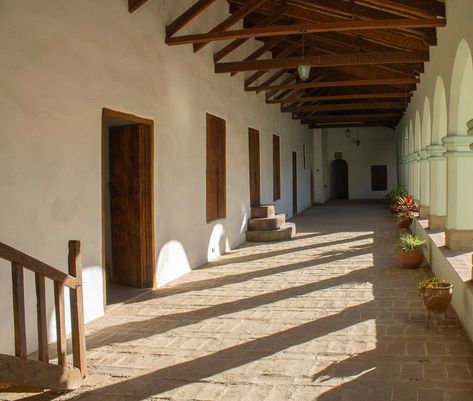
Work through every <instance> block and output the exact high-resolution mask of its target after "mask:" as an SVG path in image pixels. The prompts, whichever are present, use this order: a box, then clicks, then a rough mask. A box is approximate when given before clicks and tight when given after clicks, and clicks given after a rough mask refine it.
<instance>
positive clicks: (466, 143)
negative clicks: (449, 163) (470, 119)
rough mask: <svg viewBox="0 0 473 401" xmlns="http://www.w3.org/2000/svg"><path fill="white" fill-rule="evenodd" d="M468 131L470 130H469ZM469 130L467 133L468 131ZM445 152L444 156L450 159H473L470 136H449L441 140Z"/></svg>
mask: <svg viewBox="0 0 473 401" xmlns="http://www.w3.org/2000/svg"><path fill="white" fill-rule="evenodd" d="M470 130H472V129H471V128H470ZM470 130H469V131H470ZM442 142H443V144H444V145H445V147H446V149H447V152H446V153H445V156H447V157H451V156H456V157H473V151H472V150H471V148H470V145H471V144H472V143H473V136H472V135H451V136H446V137H445V138H443V139H442Z"/></svg>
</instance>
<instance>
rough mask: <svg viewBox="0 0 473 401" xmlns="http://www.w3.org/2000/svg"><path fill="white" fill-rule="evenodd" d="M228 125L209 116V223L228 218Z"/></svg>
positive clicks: (219, 119)
mask: <svg viewBox="0 0 473 401" xmlns="http://www.w3.org/2000/svg"><path fill="white" fill-rule="evenodd" d="M225 130H226V124H225V120H223V119H221V118H219V117H215V116H213V115H211V114H207V222H209V221H212V220H216V219H220V218H224V217H225V216H226V143H225V142H226V141H225V140H226V138H225Z"/></svg>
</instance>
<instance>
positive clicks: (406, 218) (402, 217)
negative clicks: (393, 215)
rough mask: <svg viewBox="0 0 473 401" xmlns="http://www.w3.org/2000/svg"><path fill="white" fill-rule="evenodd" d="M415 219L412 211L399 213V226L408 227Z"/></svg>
mask: <svg viewBox="0 0 473 401" xmlns="http://www.w3.org/2000/svg"><path fill="white" fill-rule="evenodd" d="M413 219H414V213H413V212H411V211H407V212H398V213H397V225H398V226H399V228H408V227H409V226H410V225H411V223H412V220H413Z"/></svg>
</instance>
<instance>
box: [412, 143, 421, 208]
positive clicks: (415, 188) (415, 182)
mask: <svg viewBox="0 0 473 401" xmlns="http://www.w3.org/2000/svg"><path fill="white" fill-rule="evenodd" d="M411 160H412V195H413V196H414V199H415V201H416V202H417V203H418V204H420V157H419V153H418V152H415V153H413V154H412V158H411Z"/></svg>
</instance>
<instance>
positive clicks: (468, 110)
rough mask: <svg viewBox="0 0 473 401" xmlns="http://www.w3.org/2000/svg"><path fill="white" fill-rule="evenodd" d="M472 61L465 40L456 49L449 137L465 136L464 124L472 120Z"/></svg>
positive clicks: (451, 89) (465, 128) (451, 88)
mask: <svg viewBox="0 0 473 401" xmlns="http://www.w3.org/2000/svg"><path fill="white" fill-rule="evenodd" d="M472 93H473V61H472V56H471V49H470V46H469V45H468V43H467V41H466V40H465V39H462V41H461V42H460V44H459V45H458V48H457V53H456V56H455V62H454V64H453V70H452V83H451V87H450V113H449V125H448V133H449V135H466V134H467V127H466V123H467V122H468V121H469V120H471V119H472V118H473V111H472V110H473V96H471V94H472Z"/></svg>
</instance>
